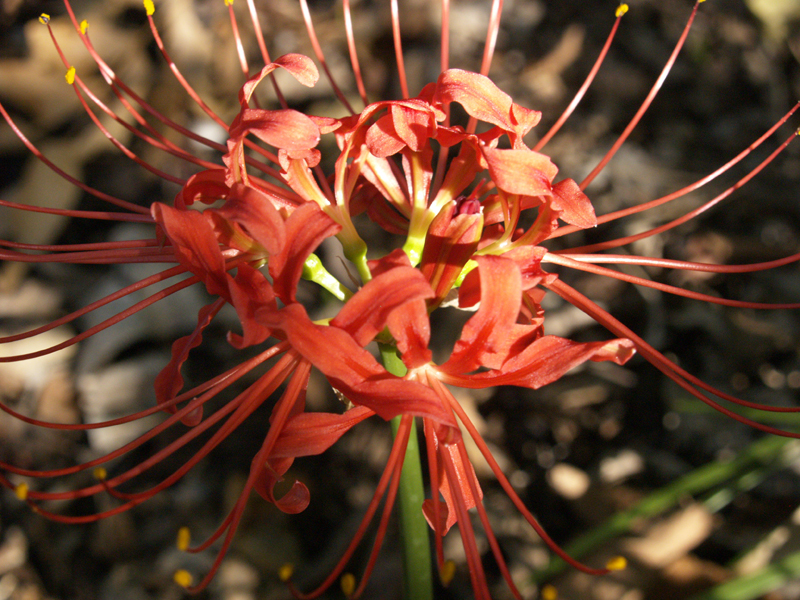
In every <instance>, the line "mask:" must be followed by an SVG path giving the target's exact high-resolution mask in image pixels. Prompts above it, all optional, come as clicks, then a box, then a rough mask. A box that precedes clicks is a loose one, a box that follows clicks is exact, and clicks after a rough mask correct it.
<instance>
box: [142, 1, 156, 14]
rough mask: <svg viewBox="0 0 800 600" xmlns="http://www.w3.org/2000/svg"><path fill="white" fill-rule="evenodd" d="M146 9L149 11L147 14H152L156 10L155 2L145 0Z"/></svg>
mask: <svg viewBox="0 0 800 600" xmlns="http://www.w3.org/2000/svg"><path fill="white" fill-rule="evenodd" d="M144 11H145V12H146V13H147V16H148V17H149V16H152V14H153V13H154V12H156V7H155V5H154V4H153V0H144Z"/></svg>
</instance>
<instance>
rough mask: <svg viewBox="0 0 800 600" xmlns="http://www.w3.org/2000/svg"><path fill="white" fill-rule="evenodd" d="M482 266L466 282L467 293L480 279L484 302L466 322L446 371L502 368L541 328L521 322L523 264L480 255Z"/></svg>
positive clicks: (469, 293)
mask: <svg viewBox="0 0 800 600" xmlns="http://www.w3.org/2000/svg"><path fill="white" fill-rule="evenodd" d="M475 260H476V262H477V263H478V268H477V269H476V270H475V271H473V272H471V273H470V274H469V275H468V276H467V278H466V280H465V281H464V285H463V286H462V288H463V290H464V291H463V293H464V294H465V295H469V296H474V292H471V288H473V286H474V285H476V283H477V282H478V281H479V282H480V298H481V305H480V308H479V309H478V311H477V312H476V313H475V314H474V315H473V316H472V317H471V318H470V319H469V321H467V322H466V323H465V324H464V328H463V330H462V332H461V337H460V339H459V340H458V341H457V342H456V344H455V346H454V348H453V353H452V354H451V355H450V359H449V360H448V361H447V362H446V363H444V364H443V365H442V366H441V367H440V369H441V370H442V372H446V373H468V372H471V371H474V370H475V369H477V368H479V367H489V368H491V369H496V368H499V367H501V366H502V365H503V364H504V363H505V362H506V361H507V360H508V359H509V356H511V355H513V354H514V353H517V352H520V351H521V350H522V349H523V348H524V347H525V346H527V345H528V343H529V342H530V341H532V339H533V338H534V337H535V336H536V335H538V331H537V328H536V327H534V326H531V325H522V324H518V323H517V319H518V317H519V314H520V309H521V306H522V273H521V270H520V268H519V266H518V265H517V264H516V263H515V262H514V261H513V260H510V259H507V258H505V257H502V256H479V257H477V258H476V259H475ZM478 278H479V280H478Z"/></svg>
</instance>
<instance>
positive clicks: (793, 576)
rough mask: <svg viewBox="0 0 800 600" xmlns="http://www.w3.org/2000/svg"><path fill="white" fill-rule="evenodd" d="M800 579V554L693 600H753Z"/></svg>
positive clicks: (795, 554) (785, 558) (739, 578)
mask: <svg viewBox="0 0 800 600" xmlns="http://www.w3.org/2000/svg"><path fill="white" fill-rule="evenodd" d="M798 577H800V552H795V553H793V554H789V555H788V556H786V557H784V558H783V559H781V560H779V561H778V562H776V563H773V564H771V565H767V566H766V567H764V568H763V569H761V570H759V571H756V572H755V573H751V574H750V575H744V576H742V577H738V578H737V579H734V580H732V581H728V582H727V583H723V584H721V585H718V586H716V587H714V588H712V589H710V590H709V591H707V592H705V593H703V594H700V595H699V596H693V597H692V600H753V599H754V598H760V597H761V596H763V595H764V594H768V593H769V592H771V591H773V590H777V589H778V588H779V587H781V586H782V585H786V584H787V583H790V582H793V581H797V578H798Z"/></svg>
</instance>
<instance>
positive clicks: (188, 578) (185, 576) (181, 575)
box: [172, 569, 194, 588]
mask: <svg viewBox="0 0 800 600" xmlns="http://www.w3.org/2000/svg"><path fill="white" fill-rule="evenodd" d="M172 579H173V580H175V583H177V584H178V585H179V586H181V587H182V588H188V587H189V586H190V585H192V581H194V578H193V577H192V574H191V573H189V571H187V570H185V569H178V570H177V571H175V575H173V576H172Z"/></svg>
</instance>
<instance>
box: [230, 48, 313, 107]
mask: <svg viewBox="0 0 800 600" xmlns="http://www.w3.org/2000/svg"><path fill="white" fill-rule="evenodd" d="M277 68H283V69H286V70H287V71H289V73H291V74H292V76H293V77H294V78H295V79H297V81H299V82H300V83H301V84H302V85H304V86H306V87H313V86H314V85H315V84H316V83H317V81H318V80H319V71H318V70H317V66H316V65H315V64H314V61H313V60H311V59H310V58H308V57H307V56H305V55H303V54H284V55H283V56H281V57H280V58H278V59H277V60H275V62H271V63H269V64H268V65H265V66H264V67H263V68H262V69H261V71H259V72H258V73H257V74H256V75H254V76H253V77H251V78H250V79H248V80H247V83H245V84H244V85H243V86H242V89H241V90H239V103H240V104H241V105H242V107H246V106H247V105H248V104H249V103H250V99H251V98H252V96H253V92H254V91H255V89H256V86H257V85H258V84H259V83H261V81H262V80H263V79H264V77H266V76H267V75H269V74H270V73H272V72H273V71H274V70H275V69H277Z"/></svg>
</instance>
